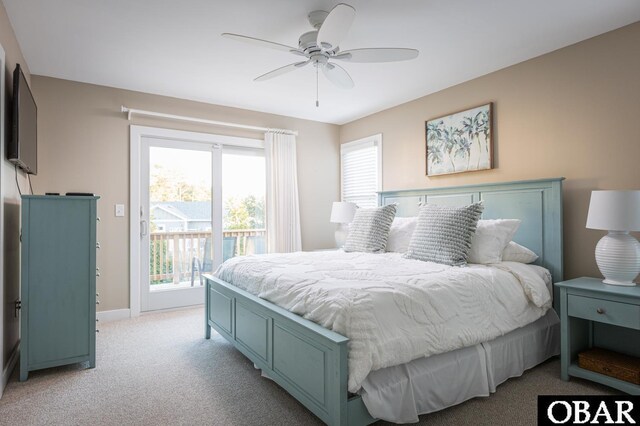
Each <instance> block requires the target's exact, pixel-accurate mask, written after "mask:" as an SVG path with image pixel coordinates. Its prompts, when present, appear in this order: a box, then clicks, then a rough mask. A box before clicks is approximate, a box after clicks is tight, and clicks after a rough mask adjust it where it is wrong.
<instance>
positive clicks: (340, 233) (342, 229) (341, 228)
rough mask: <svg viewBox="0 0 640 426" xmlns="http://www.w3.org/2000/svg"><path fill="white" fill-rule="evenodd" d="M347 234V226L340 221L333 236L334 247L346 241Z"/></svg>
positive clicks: (341, 245)
mask: <svg viewBox="0 0 640 426" xmlns="http://www.w3.org/2000/svg"><path fill="white" fill-rule="evenodd" d="M348 234H349V227H348V226H347V225H346V224H344V223H341V224H339V225H338V229H336V233H335V238H336V247H338V248H342V247H343V246H344V243H345V242H346V241H347V235H348Z"/></svg>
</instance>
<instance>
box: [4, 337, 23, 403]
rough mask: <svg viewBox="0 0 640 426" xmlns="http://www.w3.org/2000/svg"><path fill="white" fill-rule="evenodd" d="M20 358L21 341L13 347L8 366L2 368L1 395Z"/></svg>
mask: <svg viewBox="0 0 640 426" xmlns="http://www.w3.org/2000/svg"><path fill="white" fill-rule="evenodd" d="M19 358H20V342H18V344H17V345H16V347H15V348H13V351H12V352H11V355H10V356H9V361H8V362H7V367H6V368H4V369H3V370H2V389H0V397H1V396H2V392H3V391H4V388H5V387H6V386H7V383H9V377H11V373H13V369H14V368H15V367H16V364H17V363H18V359H19Z"/></svg>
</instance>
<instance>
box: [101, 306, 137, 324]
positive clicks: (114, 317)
mask: <svg viewBox="0 0 640 426" xmlns="http://www.w3.org/2000/svg"><path fill="white" fill-rule="evenodd" d="M96 316H97V317H98V319H99V320H100V322H102V323H105V322H111V321H118V320H122V319H127V318H131V310H130V309H114V310H113V311H100V312H97V313H96Z"/></svg>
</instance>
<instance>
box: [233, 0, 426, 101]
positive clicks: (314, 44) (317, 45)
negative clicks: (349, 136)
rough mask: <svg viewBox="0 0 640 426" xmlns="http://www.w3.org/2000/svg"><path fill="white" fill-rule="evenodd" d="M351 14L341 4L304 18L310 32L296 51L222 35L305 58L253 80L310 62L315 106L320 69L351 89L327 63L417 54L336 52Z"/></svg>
mask: <svg viewBox="0 0 640 426" xmlns="http://www.w3.org/2000/svg"><path fill="white" fill-rule="evenodd" d="M355 14H356V10H355V9H354V8H353V7H352V6H349V5H348V4H344V3H340V4H338V5H336V6H335V7H334V8H333V9H331V11H330V12H326V11H324V10H315V11H313V12H311V13H309V14H308V15H307V19H308V20H309V23H310V24H311V26H312V27H313V28H314V30H313V31H308V32H306V33H304V34H302V35H301V36H300V38H299V39H298V48H295V47H291V46H287V45H284V44H280V43H274V42H271V41H267V40H262V39H259V38H255V37H249V36H243V35H239V34H233V33H223V34H222V36H224V37H227V38H231V39H234V40H239V41H244V42H247V43H251V44H254V45H257V46H261V47H268V48H271V49H276V50H280V51H285V52H289V53H293V54H294V55H297V56H303V57H305V58H307V60H306V61H302V62H295V63H293V64H289V65H285V66H283V67H280V68H277V69H275V70H273V71H270V72H268V73H266V74H263V75H261V76H258V77H257V78H255V79H254V81H265V80H269V79H271V78H273V77H277V76H279V75H282V74H286V73H288V72H290V71H293V70H295V69H298V68H302V67H304V66H305V65H307V64H309V63H313V65H314V67H316V106H319V102H318V90H319V89H318V71H319V69H320V68H321V69H322V73H323V74H324V75H325V77H326V78H327V79H328V80H329V81H331V82H332V83H333V84H334V85H336V86H338V87H340V88H343V89H350V88H352V87H354V83H353V80H352V79H351V76H350V75H349V73H348V72H347V71H346V70H345V69H344V68H342V67H341V66H339V65H338V64H335V63H332V62H330V61H333V60H339V61H345V62H361V63H376V62H397V61H407V60H410V59H414V58H416V57H417V56H418V54H419V52H418V51H417V50H416V49H407V48H386V47H383V48H364V49H352V50H348V51H343V52H340V47H339V45H340V42H342V40H343V39H344V38H345V37H346V35H347V33H348V32H349V29H350V28H351V24H352V23H353V20H354V19H355Z"/></svg>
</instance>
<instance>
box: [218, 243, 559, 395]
mask: <svg viewBox="0 0 640 426" xmlns="http://www.w3.org/2000/svg"><path fill="white" fill-rule="evenodd" d="M216 276H217V277H218V278H220V279H222V280H224V281H226V282H228V283H231V284H233V285H235V286H237V287H240V288H242V289H244V290H246V291H248V292H250V293H252V294H254V295H256V296H258V297H261V298H263V299H266V300H268V301H270V302H273V303H275V304H276V305H278V306H281V307H283V308H285V309H287V310H289V311H291V312H294V313H296V314H298V315H301V316H303V317H304V318H307V319H309V320H311V321H314V322H316V323H318V324H320V325H322V326H323V327H325V328H328V329H330V330H333V331H335V332H337V333H340V334H342V335H343V336H346V337H348V338H349V386H348V387H349V391H350V392H357V391H358V389H360V386H361V383H362V381H363V380H364V379H365V377H367V375H368V374H369V372H371V371H373V370H377V369H380V368H383V367H390V366H393V365H399V364H403V363H405V362H409V361H411V360H413V359H416V358H420V357H423V356H429V355H434V354H439V353H443V352H447V351H451V350H454V349H459V348H462V347H466V346H471V345H475V344H478V343H480V342H486V341H488V340H491V339H494V338H496V337H498V336H500V335H503V334H505V333H508V332H509V331H512V330H515V329H516V328H519V327H522V326H524V325H526V324H529V323H531V322H533V321H535V320H536V319H538V318H540V317H541V316H542V315H544V314H545V312H546V311H547V309H548V308H549V307H550V306H551V296H550V294H549V290H548V289H547V287H546V285H545V283H544V281H543V280H542V279H541V278H540V276H539V275H538V274H536V273H535V272H534V271H533V269H532V268H530V267H529V266H527V265H523V264H519V263H514V262H503V263H500V264H498V265H495V266H483V265H470V266H467V267H450V266H444V265H439V264H435V263H430V262H422V261H419V260H410V259H404V258H402V257H401V255H400V254H397V253H386V254H366V253H344V252H339V251H336V252H312V253H307V252H301V253H290V254H268V255H260V256H246V257H237V258H233V259H230V260H228V261H227V262H225V263H224V264H223V265H222V266H220V268H218V270H217V271H216Z"/></svg>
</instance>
